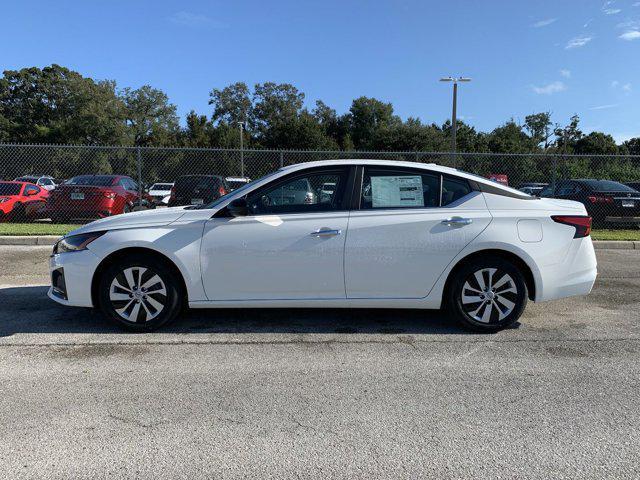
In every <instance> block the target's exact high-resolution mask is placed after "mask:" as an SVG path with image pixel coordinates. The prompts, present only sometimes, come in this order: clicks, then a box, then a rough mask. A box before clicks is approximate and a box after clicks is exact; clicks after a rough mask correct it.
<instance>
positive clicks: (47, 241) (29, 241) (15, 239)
mask: <svg viewBox="0 0 640 480" xmlns="http://www.w3.org/2000/svg"><path fill="white" fill-rule="evenodd" d="M59 239H60V237H59V236H57V235H41V236H37V235H29V236H27V235H25V236H18V235H16V236H12V235H6V236H2V235H0V246H7V245H15V246H18V245H20V246H38V245H53V244H54V243H56V242H57V241H58V240H59ZM593 246H594V248H595V249H596V250H640V241H618V240H594V241H593Z"/></svg>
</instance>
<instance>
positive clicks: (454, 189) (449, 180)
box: [442, 177, 471, 207]
mask: <svg viewBox="0 0 640 480" xmlns="http://www.w3.org/2000/svg"><path fill="white" fill-rule="evenodd" d="M470 193H471V187H470V186H469V182H467V181H466V180H464V179H462V178H454V177H443V178H442V206H443V207H444V206H446V205H449V204H450V203H454V202H456V201H458V200H460V199H461V198H462V197H465V196H467V195H469V194H470Z"/></svg>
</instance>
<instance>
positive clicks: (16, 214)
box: [11, 203, 27, 222]
mask: <svg viewBox="0 0 640 480" xmlns="http://www.w3.org/2000/svg"><path fill="white" fill-rule="evenodd" d="M26 219H27V210H26V208H25V206H24V204H23V203H16V204H15V205H14V207H13V209H12V210H11V220H12V221H14V222H24V221H25V220H26Z"/></svg>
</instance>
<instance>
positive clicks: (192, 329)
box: [0, 286, 469, 337]
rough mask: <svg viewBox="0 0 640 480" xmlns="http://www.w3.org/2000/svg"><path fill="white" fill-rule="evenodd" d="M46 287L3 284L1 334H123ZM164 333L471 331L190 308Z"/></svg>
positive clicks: (428, 322) (343, 314)
mask: <svg viewBox="0 0 640 480" xmlns="http://www.w3.org/2000/svg"><path fill="white" fill-rule="evenodd" d="M46 293H47V287H44V286H37V287H34V286H25V287H9V288H0V305H2V306H3V308H2V310H1V311H0V337H7V336H10V335H14V334H17V333H50V334H61V333H94V334H95V333H98V334H100V333H105V334H106V333H121V332H123V330H121V329H120V328H119V327H118V326H117V325H115V324H113V323H111V322H109V321H108V320H106V319H105V318H103V317H102V315H101V314H100V312H98V311H97V310H95V309H91V308H76V307H65V306H63V305H59V304H57V303H55V302H54V301H52V300H50V299H49V298H48V297H47V295H46ZM161 332H162V333H182V334H185V333H187V334H188V333H230V334H242V333H299V334H332V333H333V334H335V333H342V334H357V333H359V334H362V333H367V334H463V335H464V334H468V333H469V332H468V331H466V330H464V329H462V328H460V327H458V326H457V324H455V323H454V322H452V321H451V320H449V319H448V318H447V317H446V316H445V315H444V314H443V313H442V312H440V311H426V310H399V309H393V310H390V309H361V308H358V309H339V308H336V309H326V308H323V309H310V308H309V309H300V308H295V309H294V308H277V309H275V308H274V309H256V308H252V309H209V310H200V309H197V310H196V309H193V310H188V311H186V312H185V313H184V314H182V316H181V317H179V318H178V319H177V320H176V321H175V322H173V323H172V324H170V325H168V326H166V327H164V328H162V329H161Z"/></svg>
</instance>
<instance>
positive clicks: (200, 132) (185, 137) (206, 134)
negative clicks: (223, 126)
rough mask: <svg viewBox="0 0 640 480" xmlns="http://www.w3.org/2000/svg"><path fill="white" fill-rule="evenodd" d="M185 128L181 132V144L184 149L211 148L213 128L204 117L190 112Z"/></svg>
mask: <svg viewBox="0 0 640 480" xmlns="http://www.w3.org/2000/svg"><path fill="white" fill-rule="evenodd" d="M186 123H187V126H186V128H185V129H184V130H183V131H182V135H181V136H182V144H183V145H184V146H186V147H198V148H206V147H211V145H212V143H211V137H212V135H213V126H212V125H211V122H209V120H208V119H207V116H206V115H198V114H197V113H196V112H194V111H193V110H191V111H190V112H189V113H188V114H187V118H186Z"/></svg>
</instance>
